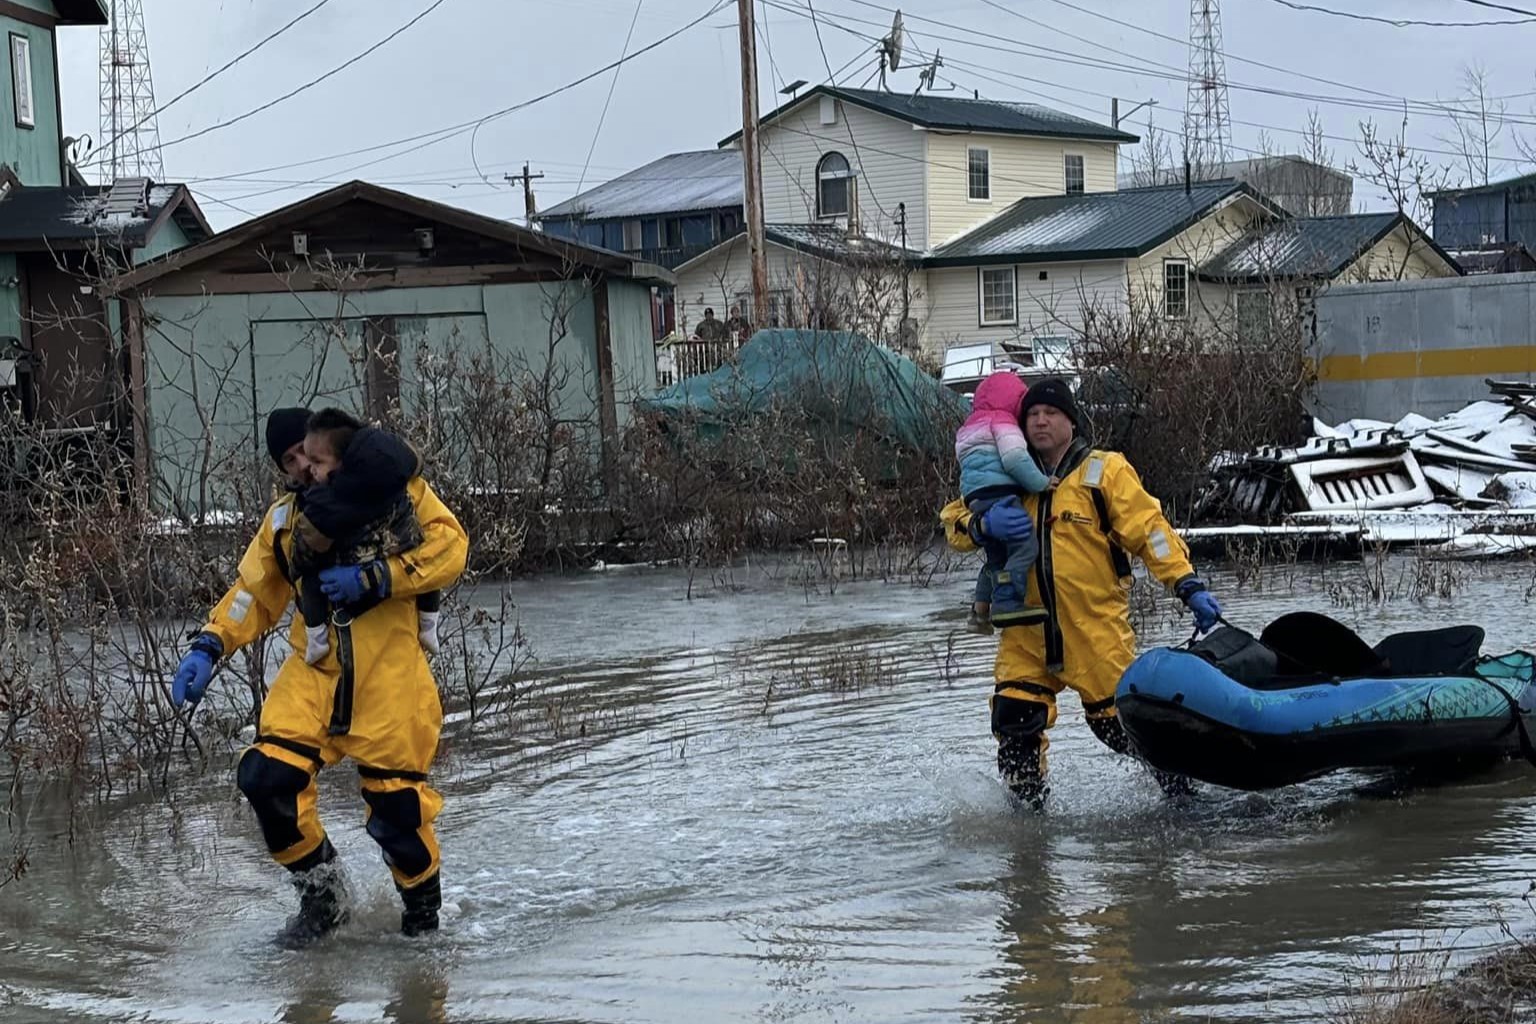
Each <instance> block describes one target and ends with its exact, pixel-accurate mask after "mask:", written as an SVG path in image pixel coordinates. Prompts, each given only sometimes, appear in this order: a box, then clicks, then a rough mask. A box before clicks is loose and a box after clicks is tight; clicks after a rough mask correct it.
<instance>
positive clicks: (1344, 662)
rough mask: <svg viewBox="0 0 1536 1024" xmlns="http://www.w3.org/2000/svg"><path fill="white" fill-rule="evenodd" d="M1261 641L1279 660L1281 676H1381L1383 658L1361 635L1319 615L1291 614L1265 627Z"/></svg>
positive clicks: (1335, 677)
mask: <svg viewBox="0 0 1536 1024" xmlns="http://www.w3.org/2000/svg"><path fill="white" fill-rule="evenodd" d="M1259 642H1260V643H1261V644H1263V645H1264V646H1265V647H1268V648H1269V649H1270V650H1272V651H1274V652H1275V654H1276V656H1277V657H1278V658H1279V665H1278V672H1277V674H1278V675H1282V676H1295V677H1303V678H1304V677H1308V676H1323V677H1325V678H1330V679H1359V678H1362V677H1370V676H1377V675H1381V674H1382V672H1383V666H1382V658H1381V655H1379V654H1377V653H1376V652H1375V651H1374V650H1372V649H1371V645H1370V644H1368V643H1366V642H1365V641H1364V640H1362V639H1361V638H1360V634H1358V633H1356V632H1355V631H1354V630H1352V629H1350V628H1349V627H1348V626H1346V625H1344V624H1343V623H1342V622H1338V621H1337V620H1335V619H1330V618H1329V617H1328V616H1326V615H1320V614H1318V613H1317V612H1291V613H1289V614H1287V615H1282V616H1280V617H1279V618H1278V619H1276V620H1275V621H1274V622H1271V623H1270V624H1269V625H1267V626H1265V627H1264V632H1263V633H1261V634H1260V635H1259Z"/></svg>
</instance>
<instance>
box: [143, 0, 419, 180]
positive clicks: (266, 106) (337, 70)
mask: <svg viewBox="0 0 1536 1024" xmlns="http://www.w3.org/2000/svg"><path fill="white" fill-rule="evenodd" d="M447 2H448V0H433V2H432V3H431V4H430V5H429V6H428V7H427V8H426V10H424V11H422V12H421V13H420V14H418V15H416V16H415V17H414V18H412V19H411V20H410V21H408V22H406V23H405V24H404V25H401V26H400V27H399V28H397V29H395V30H394V31H393V32H391V33H390V34H389V35H387V36H385V37H384V38H383V39H381V40H379V41H378V42H377V43H374V44H373V45H372V46H370V47H368V49H366V50H364V51H363V52H362V53H359V54H358V55H357V56H355V57H353V58H351V59H350V60H348V61H346V62H345V63H344V64H340V65H338V66H337V67H334V68H332V69H331V70H329V71H327V72H326V73H325V74H323V75H321V76H320V77H319V78H316V79H312V80H311V81H308V82H306V83H304V84H303V85H301V86H299V87H298V88H296V89H293V90H290V91H289V92H286V93H284V94H283V95H281V96H279V97H277V98H276V99H274V100H269V101H268V102H266V103H263V104H262V105H261V106H259V107H256V108H255V109H254V110H247V111H246V112H245V113H243V114H241V115H239V116H238V117H232V118H230V119H229V120H228V121H220V122H219V123H218V124H212V125H209V126H208V127H206V128H200V129H198V130H197V131H195V132H192V133H191V134H188V135H183V136H181V137H180V138H177V139H172V140H171V141H170V142H162V143H160V144H159V146H157V147H156V148H157V149H161V150H164V149H168V148H170V147H171V146H175V145H179V144H180V143H183V142H190V141H191V140H192V139H199V138H202V137H203V136H204V135H208V134H211V133H212V132H216V131H220V130H221V129H224V128H228V127H230V126H231V125H236V124H239V123H240V122H241V121H244V120H246V119H247V118H251V117H255V116H256V115H257V114H260V113H262V112H263V111H267V110H271V109H272V108H273V107H275V106H277V105H278V104H279V103H283V102H286V101H287V100H291V99H293V97H295V96H297V95H299V94H300V93H301V92H305V91H306V90H309V89H312V88H314V87H315V86H317V85H319V84H320V83H321V82H324V81H325V80H326V79H328V78H333V77H335V76H336V75H339V74H341V72H343V71H345V70H346V69H347V68H349V67H351V66H352V65H354V64H356V63H357V62H358V61H360V60H363V59H364V58H366V57H368V56H370V55H372V54H373V53H374V52H375V51H376V50H378V49H380V48H382V47H383V46H385V45H387V44H388V43H390V42H392V41H394V40H395V39H397V38H399V37H400V36H401V35H403V34H404V33H406V32H407V31H409V30H410V29H411V28H412V27H413V26H415V25H416V23H417V22H419V21H421V20H422V19H423V18H425V17H426V16H427V15H429V14H431V13H432V12H433V11H435V10H437V9H438V8H439V7H441V6H443V4H445V3H447Z"/></svg>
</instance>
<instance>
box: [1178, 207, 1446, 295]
mask: <svg viewBox="0 0 1536 1024" xmlns="http://www.w3.org/2000/svg"><path fill="white" fill-rule="evenodd" d="M1404 222H1405V218H1404V217H1402V215H1401V214H1399V213H1397V212H1396V211H1393V212H1390V213H1360V214H1354V215H1352V216H1348V217H1299V218H1297V219H1296V220H1286V221H1280V222H1278V223H1274V224H1267V225H1265V226H1264V227H1263V228H1262V229H1260V230H1256V231H1253V232H1250V233H1249V234H1248V235H1246V236H1244V237H1243V238H1240V239H1238V240H1237V241H1236V242H1234V243H1233V244H1232V245H1230V246H1228V247H1227V248H1226V249H1225V250H1224V251H1223V252H1222V253H1221V254H1220V255H1219V256H1217V257H1216V258H1215V259H1213V260H1211V261H1210V262H1208V263H1207V264H1206V265H1205V266H1203V267H1201V268H1200V276H1201V277H1202V278H1205V279H1206V280H1212V281H1255V280H1265V279H1268V278H1293V277H1324V278H1327V277H1333V276H1334V275H1336V274H1338V273H1340V272H1341V271H1343V270H1344V268H1346V267H1348V266H1349V265H1350V264H1351V263H1353V262H1354V261H1355V260H1357V259H1359V258H1360V257H1361V256H1363V255H1364V254H1365V253H1366V251H1367V250H1369V249H1370V248H1371V246H1373V245H1375V244H1376V243H1377V242H1379V241H1381V240H1382V239H1383V238H1385V237H1386V236H1387V234H1388V233H1389V232H1391V231H1392V229H1393V228H1395V227H1397V226H1398V224H1400V223H1404ZM1447 259H1448V261H1449V258H1447ZM1452 265H1453V266H1454V263H1453V264H1452Z"/></svg>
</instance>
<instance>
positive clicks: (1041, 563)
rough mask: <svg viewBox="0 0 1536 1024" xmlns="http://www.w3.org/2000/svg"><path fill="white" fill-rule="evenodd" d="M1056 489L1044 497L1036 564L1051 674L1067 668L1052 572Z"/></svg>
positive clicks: (1036, 576)
mask: <svg viewBox="0 0 1536 1024" xmlns="http://www.w3.org/2000/svg"><path fill="white" fill-rule="evenodd" d="M1055 496H1056V489H1055V488H1054V487H1053V488H1050V489H1049V490H1047V491H1045V492H1044V493H1042V494H1041V495H1040V508H1039V513H1038V515H1039V522H1038V523H1037V524H1036V526H1035V532H1036V533H1037V534H1038V535H1039V537H1040V557H1039V558H1038V559H1037V560H1036V561H1035V582H1036V584H1037V585H1038V586H1039V589H1040V603H1041V604H1042V605H1043V606H1044V607H1045V622H1044V623H1042V625H1043V626H1044V628H1045V667H1046V671H1048V672H1060V671H1061V670H1062V667H1063V660H1064V654H1063V647H1064V644H1063V641H1062V637H1061V626H1060V625H1058V624H1057V621H1056V575H1055V573H1054V572H1053V571H1052V569H1051V500H1052V499H1053V498H1054V497H1055Z"/></svg>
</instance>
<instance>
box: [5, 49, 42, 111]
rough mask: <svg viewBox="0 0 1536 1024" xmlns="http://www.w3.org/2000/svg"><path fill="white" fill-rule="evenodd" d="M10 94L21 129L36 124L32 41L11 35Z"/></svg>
mask: <svg viewBox="0 0 1536 1024" xmlns="http://www.w3.org/2000/svg"><path fill="white" fill-rule="evenodd" d="M11 94H12V97H13V98H14V99H15V101H16V123H17V124H18V125H20V126H21V127H23V128H32V127H35V126H36V124H37V113H36V111H35V110H34V109H33V100H32V40H30V39H28V38H27V37H26V36H19V35H17V34H16V33H14V32H12V33H11Z"/></svg>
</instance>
